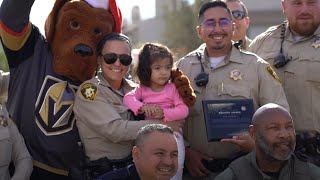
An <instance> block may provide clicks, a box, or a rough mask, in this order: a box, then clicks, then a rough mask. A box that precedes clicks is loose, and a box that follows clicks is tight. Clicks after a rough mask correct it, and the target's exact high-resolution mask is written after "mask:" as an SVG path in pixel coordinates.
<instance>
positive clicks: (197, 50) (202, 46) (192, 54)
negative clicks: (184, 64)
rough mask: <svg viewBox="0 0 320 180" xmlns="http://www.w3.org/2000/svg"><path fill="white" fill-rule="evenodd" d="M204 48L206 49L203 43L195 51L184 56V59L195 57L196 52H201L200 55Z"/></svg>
mask: <svg viewBox="0 0 320 180" xmlns="http://www.w3.org/2000/svg"><path fill="white" fill-rule="evenodd" d="M205 48H206V44H205V43H203V44H201V45H200V46H199V47H198V48H197V49H196V50H194V51H191V52H190V53H188V54H187V55H186V56H185V58H186V57H194V56H196V54H197V52H201V53H202V52H203V51H204V49H205Z"/></svg>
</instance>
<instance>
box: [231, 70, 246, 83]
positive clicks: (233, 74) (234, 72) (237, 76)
mask: <svg viewBox="0 0 320 180" xmlns="http://www.w3.org/2000/svg"><path fill="white" fill-rule="evenodd" d="M242 75H243V74H242V73H241V72H240V70H239V69H234V70H232V71H230V78H231V79H233V80H235V81H237V80H241V79H242Z"/></svg>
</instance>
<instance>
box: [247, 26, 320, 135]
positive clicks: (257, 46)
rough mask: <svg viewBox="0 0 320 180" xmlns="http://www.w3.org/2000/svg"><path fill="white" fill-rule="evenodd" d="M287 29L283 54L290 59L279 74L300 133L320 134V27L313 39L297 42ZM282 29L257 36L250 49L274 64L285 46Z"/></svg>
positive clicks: (277, 28) (272, 28)
mask: <svg viewBox="0 0 320 180" xmlns="http://www.w3.org/2000/svg"><path fill="white" fill-rule="evenodd" d="M284 27H285V35H284V42H283V45H282V48H283V55H284V56H285V57H286V59H290V60H289V61H288V63H287V64H286V65H285V66H284V67H281V68H274V69H275V71H276V73H277V74H278V75H279V77H280V80H281V82H282V85H283V88H284V91H285V93H286V96H287V99H288V103H289V105H290V110H291V111H290V113H291V115H292V117H293V120H294V124H295V129H296V130H297V131H317V132H320V108H319V107H320V73H319V70H320V27H318V29H317V30H316V31H315V32H314V34H313V35H311V36H310V37H303V38H302V39H300V40H298V41H296V40H295V38H294V36H293V35H292V33H291V32H290V30H289V28H288V25H287V24H286V26H284ZM281 32H282V26H281V25H280V26H275V27H271V28H269V29H268V30H267V31H266V32H264V33H262V34H260V35H259V36H257V37H256V38H255V39H254V40H253V42H252V43H251V44H250V47H249V50H250V51H251V52H254V53H256V54H258V55H259V56H260V57H262V58H263V59H265V60H266V61H268V62H269V63H270V64H273V61H274V58H275V57H277V56H278V55H279V51H280V47H281Z"/></svg>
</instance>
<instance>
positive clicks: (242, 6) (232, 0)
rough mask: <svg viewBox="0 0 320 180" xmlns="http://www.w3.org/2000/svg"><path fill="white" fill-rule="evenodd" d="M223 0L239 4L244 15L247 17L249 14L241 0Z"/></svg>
mask: <svg viewBox="0 0 320 180" xmlns="http://www.w3.org/2000/svg"><path fill="white" fill-rule="evenodd" d="M224 2H237V3H239V4H240V5H241V8H242V10H243V11H244V13H245V16H246V17H248V16H249V12H248V9H247V7H246V6H245V5H244V4H243V2H242V1H241V0H224Z"/></svg>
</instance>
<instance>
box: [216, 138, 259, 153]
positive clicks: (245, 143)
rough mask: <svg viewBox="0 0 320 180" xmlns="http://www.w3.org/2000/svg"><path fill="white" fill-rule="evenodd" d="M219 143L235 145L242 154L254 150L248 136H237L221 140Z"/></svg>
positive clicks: (253, 144) (251, 140)
mask: <svg viewBox="0 0 320 180" xmlns="http://www.w3.org/2000/svg"><path fill="white" fill-rule="evenodd" d="M221 142H229V143H233V144H235V145H237V146H238V147H239V148H240V150H241V151H242V152H251V151H252V150H253V149H254V146H255V143H254V140H253V139H252V138H251V136H250V135H237V136H233V137H232V139H222V140H221Z"/></svg>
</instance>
